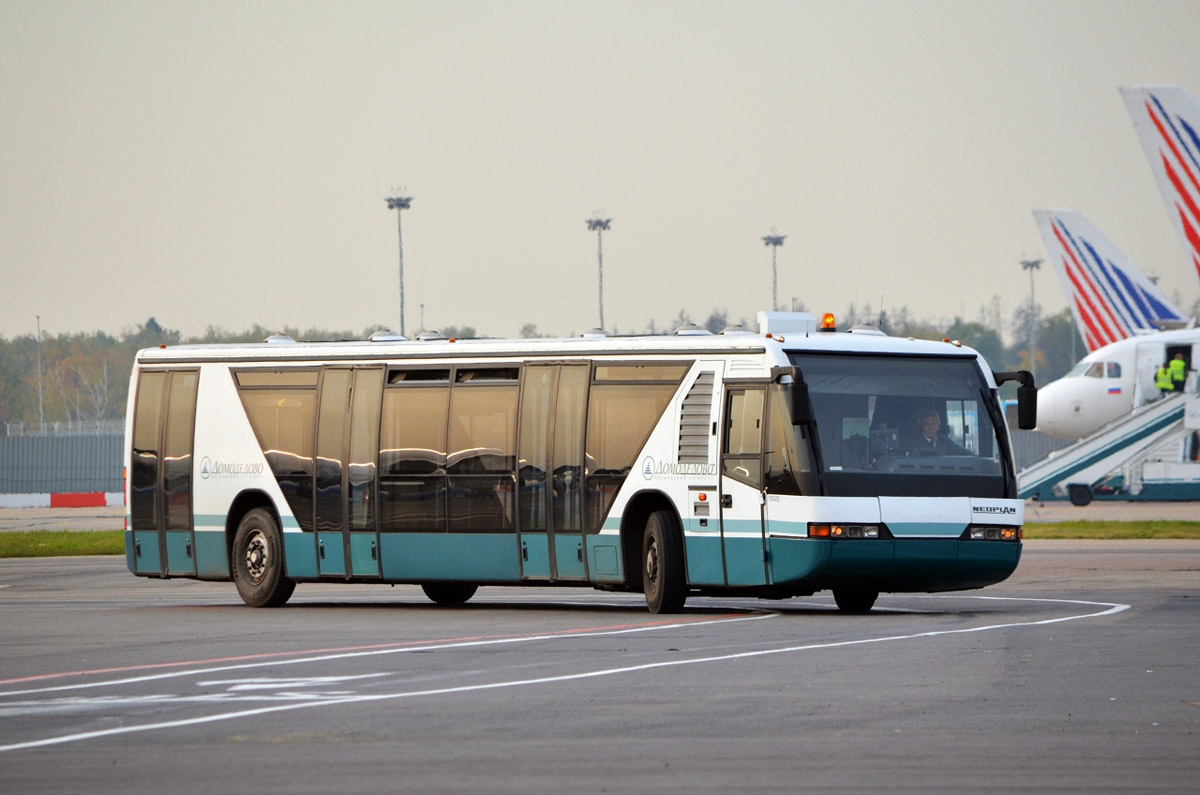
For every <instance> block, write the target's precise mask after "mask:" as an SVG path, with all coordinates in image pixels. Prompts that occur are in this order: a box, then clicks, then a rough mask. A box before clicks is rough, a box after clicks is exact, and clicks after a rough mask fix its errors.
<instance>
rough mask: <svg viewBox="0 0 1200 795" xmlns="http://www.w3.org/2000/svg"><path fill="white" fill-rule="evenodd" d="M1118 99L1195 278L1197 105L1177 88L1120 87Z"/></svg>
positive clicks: (1198, 257) (1199, 195)
mask: <svg viewBox="0 0 1200 795" xmlns="http://www.w3.org/2000/svg"><path fill="white" fill-rule="evenodd" d="M1121 96H1122V97H1123V98H1124V100H1125V108H1126V110H1128V111H1129V115H1130V116H1131V117H1132V118H1133V127H1134V129H1135V130H1137V134H1138V139H1139V140H1140V141H1141V142H1142V149H1143V150H1145V152H1146V157H1147V158H1148V159H1149V160H1150V170H1151V171H1153V172H1154V180H1155V181H1156V182H1157V183H1158V190H1159V192H1160V193H1162V197H1163V201H1164V202H1166V204H1167V212H1168V213H1169V214H1170V216H1171V222H1172V223H1173V224H1175V230H1176V231H1177V232H1178V233H1179V238H1180V240H1181V241H1182V242H1183V248H1184V250H1185V251H1186V252H1187V256H1188V261H1189V262H1191V263H1192V268H1193V270H1194V272H1195V274H1196V278H1198V279H1200V104H1198V103H1197V102H1196V100H1195V99H1193V98H1192V96H1191V94H1189V93H1188V92H1187V91H1185V90H1184V89H1182V88H1180V87H1179V86H1133V87H1124V86H1123V87H1122V88H1121Z"/></svg>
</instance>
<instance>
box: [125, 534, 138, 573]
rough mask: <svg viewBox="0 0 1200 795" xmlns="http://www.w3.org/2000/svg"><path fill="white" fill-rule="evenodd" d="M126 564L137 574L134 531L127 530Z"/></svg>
mask: <svg viewBox="0 0 1200 795" xmlns="http://www.w3.org/2000/svg"><path fill="white" fill-rule="evenodd" d="M125 566H126V567H127V568H128V569H129V570H130V571H131V572H133V573H134V574H137V563H136V562H135V560H134V556H133V531H132V530H126V531H125Z"/></svg>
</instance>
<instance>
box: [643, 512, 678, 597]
mask: <svg viewBox="0 0 1200 795" xmlns="http://www.w3.org/2000/svg"><path fill="white" fill-rule="evenodd" d="M642 587H643V590H645V592H646V606H647V607H648V608H650V612H651V613H678V612H679V611H680V610H682V609H683V603H684V601H685V600H686V599H687V583H686V579H685V577H684V570H683V539H682V537H681V533H680V530H679V520H678V519H676V518H675V514H674V513H672V512H671V511H655V512H654V513H652V514H650V518H649V519H647V520H646V531H645V533H644V534H643V536H642Z"/></svg>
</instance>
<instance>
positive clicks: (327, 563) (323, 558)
mask: <svg viewBox="0 0 1200 795" xmlns="http://www.w3.org/2000/svg"><path fill="white" fill-rule="evenodd" d="M317 570H318V571H319V572H320V574H321V576H322V577H331V576H332V577H345V576H346V542H345V540H344V539H343V537H342V534H341V533H317Z"/></svg>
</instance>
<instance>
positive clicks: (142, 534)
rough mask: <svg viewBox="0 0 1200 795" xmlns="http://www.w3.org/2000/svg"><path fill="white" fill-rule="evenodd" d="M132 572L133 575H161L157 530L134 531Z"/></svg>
mask: <svg viewBox="0 0 1200 795" xmlns="http://www.w3.org/2000/svg"><path fill="white" fill-rule="evenodd" d="M133 571H134V573H135V574H162V561H161V559H160V558H159V545H158V531H157V530H146V531H134V533H133Z"/></svg>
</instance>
